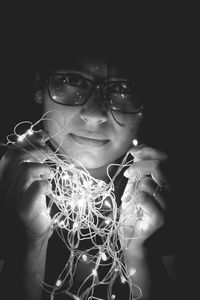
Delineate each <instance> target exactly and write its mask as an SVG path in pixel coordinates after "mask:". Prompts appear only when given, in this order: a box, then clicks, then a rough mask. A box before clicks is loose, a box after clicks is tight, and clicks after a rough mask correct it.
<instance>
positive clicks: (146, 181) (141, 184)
mask: <svg viewBox="0 0 200 300" xmlns="http://www.w3.org/2000/svg"><path fill="white" fill-rule="evenodd" d="M152 181H153V180H152V179H151V178H150V176H144V177H142V178H141V179H140V182H139V184H138V187H139V189H140V190H141V191H143V190H147V188H148V186H149V185H150V184H151V183H152Z"/></svg>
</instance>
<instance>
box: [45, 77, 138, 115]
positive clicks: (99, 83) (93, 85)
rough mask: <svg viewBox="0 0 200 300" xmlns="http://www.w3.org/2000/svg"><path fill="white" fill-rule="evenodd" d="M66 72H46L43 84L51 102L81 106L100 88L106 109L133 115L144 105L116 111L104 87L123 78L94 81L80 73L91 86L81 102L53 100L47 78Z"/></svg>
mask: <svg viewBox="0 0 200 300" xmlns="http://www.w3.org/2000/svg"><path fill="white" fill-rule="evenodd" d="M69 73H70V72H69ZM67 74H68V73H51V74H48V75H47V76H45V79H44V84H45V86H47V87H48V94H49V97H50V99H51V100H52V101H53V102H55V103H58V104H60V105H64V106H69V107H81V106H83V105H85V103H86V102H87V101H88V100H89V98H90V97H91V96H92V94H93V93H95V91H96V90H101V95H102V98H103V103H104V105H105V107H106V109H107V110H109V111H111V112H115V113H120V114H124V115H131V114H132V115H134V114H138V113H140V112H141V111H143V109H144V105H142V106H141V107H140V108H138V109H137V110H136V111H134V112H122V111H118V110H115V109H112V108H111V103H110V102H111V100H110V99H109V97H108V96H107V95H106V92H105V89H106V87H108V84H109V83H116V82H124V83H125V82H126V81H125V80H124V81H123V80H119V81H106V80H95V81H94V80H91V79H88V78H85V77H83V76H82V75H80V76H81V77H83V79H85V80H86V81H88V82H90V84H91V87H90V89H89V92H88V95H87V96H86V97H85V100H84V102H83V103H81V104H74V105H71V104H65V103H61V102H58V101H56V100H54V99H53V97H52V95H51V91H50V86H49V82H50V80H49V78H50V77H51V76H54V75H61V76H66V75H67ZM129 83H130V82H129ZM131 84H132V82H131ZM74 87H76V86H74Z"/></svg>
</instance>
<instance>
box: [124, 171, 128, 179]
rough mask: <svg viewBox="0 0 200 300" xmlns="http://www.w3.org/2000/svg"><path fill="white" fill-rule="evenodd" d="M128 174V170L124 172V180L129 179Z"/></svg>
mask: <svg viewBox="0 0 200 300" xmlns="http://www.w3.org/2000/svg"><path fill="white" fill-rule="evenodd" d="M128 173H129V172H128V169H127V170H126V171H125V172H124V176H125V177H126V178H129V174H128Z"/></svg>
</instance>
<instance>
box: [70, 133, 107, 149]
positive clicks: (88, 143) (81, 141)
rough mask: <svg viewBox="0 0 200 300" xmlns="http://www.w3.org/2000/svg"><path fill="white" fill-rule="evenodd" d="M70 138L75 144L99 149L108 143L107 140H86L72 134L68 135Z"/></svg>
mask: <svg viewBox="0 0 200 300" xmlns="http://www.w3.org/2000/svg"><path fill="white" fill-rule="evenodd" d="M70 136H71V138H72V139H73V140H74V141H75V142H77V143H78V144H81V145H85V146H93V147H101V146H104V145H105V144H107V143H108V142H109V140H101V139H94V138H86V137H83V136H79V135H76V134H72V133H70Z"/></svg>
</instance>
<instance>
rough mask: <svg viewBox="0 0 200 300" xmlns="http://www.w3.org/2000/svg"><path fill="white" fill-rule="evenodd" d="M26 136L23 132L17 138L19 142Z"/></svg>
mask: <svg viewBox="0 0 200 300" xmlns="http://www.w3.org/2000/svg"><path fill="white" fill-rule="evenodd" d="M24 138H25V135H24V134H22V135H19V136H18V138H17V140H18V142H22V141H23V140H24Z"/></svg>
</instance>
